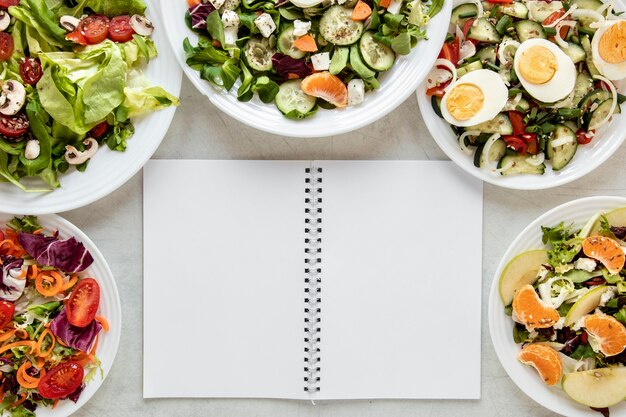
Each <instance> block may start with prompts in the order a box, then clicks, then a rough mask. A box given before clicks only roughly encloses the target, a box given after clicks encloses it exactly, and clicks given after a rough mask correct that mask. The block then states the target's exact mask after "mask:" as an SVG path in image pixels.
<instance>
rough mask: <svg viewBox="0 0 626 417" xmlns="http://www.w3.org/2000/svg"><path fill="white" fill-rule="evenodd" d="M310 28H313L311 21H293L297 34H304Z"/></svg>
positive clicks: (295, 33)
mask: <svg viewBox="0 0 626 417" xmlns="http://www.w3.org/2000/svg"><path fill="white" fill-rule="evenodd" d="M309 30H311V22H308V21H302V20H298V19H296V20H294V21H293V34H294V35H295V36H304V35H306V33H307V32H308V31H309Z"/></svg>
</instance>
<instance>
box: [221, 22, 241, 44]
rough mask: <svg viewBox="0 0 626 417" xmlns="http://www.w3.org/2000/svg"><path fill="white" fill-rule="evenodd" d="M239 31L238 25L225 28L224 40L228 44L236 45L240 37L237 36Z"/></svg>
mask: <svg viewBox="0 0 626 417" xmlns="http://www.w3.org/2000/svg"><path fill="white" fill-rule="evenodd" d="M238 32H239V28H238V27H237V26H232V27H228V28H224V42H225V43H226V45H234V44H235V43H236V42H237V39H239V37H238V36H237V33H238Z"/></svg>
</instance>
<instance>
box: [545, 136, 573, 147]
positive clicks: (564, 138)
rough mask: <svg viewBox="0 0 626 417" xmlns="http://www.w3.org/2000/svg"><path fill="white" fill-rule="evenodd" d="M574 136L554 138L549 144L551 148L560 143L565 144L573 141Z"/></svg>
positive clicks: (560, 144)
mask: <svg viewBox="0 0 626 417" xmlns="http://www.w3.org/2000/svg"><path fill="white" fill-rule="evenodd" d="M574 140H575V138H573V137H571V136H564V137H562V138H560V139H554V140H553V141H552V142H551V143H550V146H552V147H553V148H557V147H559V146H562V145H567V144H568V143H572V142H574Z"/></svg>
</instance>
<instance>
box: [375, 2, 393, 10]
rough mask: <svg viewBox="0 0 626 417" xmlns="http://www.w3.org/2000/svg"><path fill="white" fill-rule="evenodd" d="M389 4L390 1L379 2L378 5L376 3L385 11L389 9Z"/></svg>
mask: <svg viewBox="0 0 626 417" xmlns="http://www.w3.org/2000/svg"><path fill="white" fill-rule="evenodd" d="M390 4H391V0H380V3H378V5H379V6H380V7H384V8H385V9H386V8H387V7H389V5H390Z"/></svg>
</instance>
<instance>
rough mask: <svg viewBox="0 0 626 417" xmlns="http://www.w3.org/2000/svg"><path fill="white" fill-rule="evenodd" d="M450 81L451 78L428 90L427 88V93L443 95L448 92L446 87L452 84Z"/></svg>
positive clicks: (429, 94)
mask: <svg viewBox="0 0 626 417" xmlns="http://www.w3.org/2000/svg"><path fill="white" fill-rule="evenodd" d="M450 81H451V80H448V81H446V82H445V83H443V84H441V85H437V86H434V87H431V88H429V89H428V90H426V95H427V96H437V97H443V96H444V95H445V94H446V87H447V86H448V85H450Z"/></svg>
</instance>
